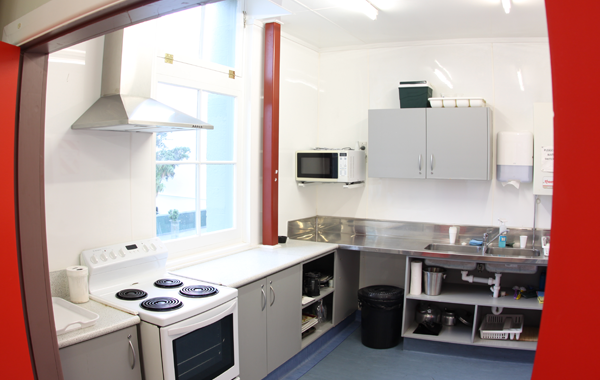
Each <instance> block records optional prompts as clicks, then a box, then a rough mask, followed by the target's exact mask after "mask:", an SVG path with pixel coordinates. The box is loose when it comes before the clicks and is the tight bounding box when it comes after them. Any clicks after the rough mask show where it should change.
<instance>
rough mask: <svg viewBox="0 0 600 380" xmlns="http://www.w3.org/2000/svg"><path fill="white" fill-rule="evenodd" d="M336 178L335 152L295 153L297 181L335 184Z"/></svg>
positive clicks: (336, 158) (336, 162) (336, 163)
mask: <svg viewBox="0 0 600 380" xmlns="http://www.w3.org/2000/svg"><path fill="white" fill-rule="evenodd" d="M337 178H338V153H337V152H336V153H332V152H327V151H323V152H296V180H297V181H326V182H329V181H331V182H335V181H337Z"/></svg>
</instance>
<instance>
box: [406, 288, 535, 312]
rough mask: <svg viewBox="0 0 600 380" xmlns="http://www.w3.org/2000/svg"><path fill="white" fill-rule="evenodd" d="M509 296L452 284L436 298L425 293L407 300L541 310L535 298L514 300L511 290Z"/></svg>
mask: <svg viewBox="0 0 600 380" xmlns="http://www.w3.org/2000/svg"><path fill="white" fill-rule="evenodd" d="M505 290H506V291H510V292H511V293H510V295H507V296H505V297H498V298H494V297H493V296H492V292H491V291H490V288H489V286H481V285H473V284H453V283H444V284H443V285H442V292H441V293H440V295H437V296H428V295H427V294H425V293H421V294H420V295H414V294H407V295H406V298H407V299H414V300H419V301H430V302H445V303H453V304H467V305H479V306H489V307H507V308H513V309H528V310H542V308H543V306H544V305H543V304H541V303H539V302H538V300H537V298H523V297H521V298H520V299H518V300H516V299H514V298H513V294H512V290H510V289H505Z"/></svg>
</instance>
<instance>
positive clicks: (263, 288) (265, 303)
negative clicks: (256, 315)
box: [260, 285, 267, 311]
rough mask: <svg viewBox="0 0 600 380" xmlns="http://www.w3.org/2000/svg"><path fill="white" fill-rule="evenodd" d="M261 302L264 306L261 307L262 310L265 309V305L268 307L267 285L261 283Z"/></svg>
mask: <svg viewBox="0 0 600 380" xmlns="http://www.w3.org/2000/svg"><path fill="white" fill-rule="evenodd" d="M260 293H261V294H260V303H261V304H262V308H261V309H260V311H263V310H265V307H267V293H265V286H264V285H261V286H260Z"/></svg>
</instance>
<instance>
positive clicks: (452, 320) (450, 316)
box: [442, 309, 456, 326]
mask: <svg viewBox="0 0 600 380" xmlns="http://www.w3.org/2000/svg"><path fill="white" fill-rule="evenodd" d="M455 324H456V315H455V313H454V310H449V309H444V312H443V313H442V325H444V326H454V325H455Z"/></svg>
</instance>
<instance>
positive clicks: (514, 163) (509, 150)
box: [496, 131, 533, 189]
mask: <svg viewBox="0 0 600 380" xmlns="http://www.w3.org/2000/svg"><path fill="white" fill-rule="evenodd" d="M496 151H497V154H496V179H497V180H498V181H500V182H502V185H507V184H511V185H513V186H515V187H516V188H517V189H518V188H519V185H520V183H521V182H531V181H532V180H533V134H532V133H531V132H529V131H522V132H512V131H511V132H508V131H505V132H498V138H497V150H496Z"/></svg>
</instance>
